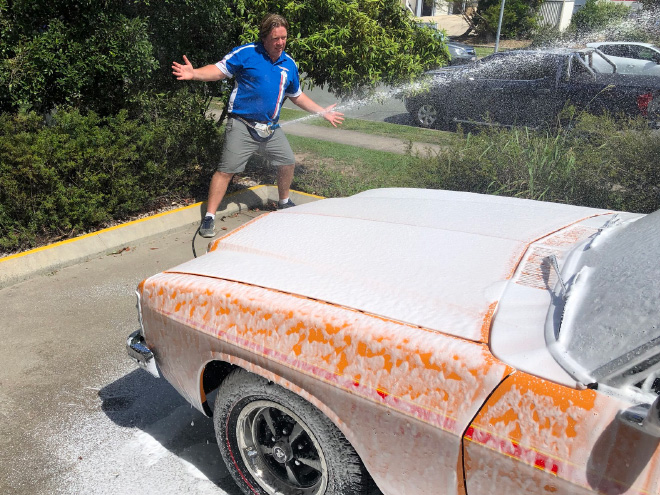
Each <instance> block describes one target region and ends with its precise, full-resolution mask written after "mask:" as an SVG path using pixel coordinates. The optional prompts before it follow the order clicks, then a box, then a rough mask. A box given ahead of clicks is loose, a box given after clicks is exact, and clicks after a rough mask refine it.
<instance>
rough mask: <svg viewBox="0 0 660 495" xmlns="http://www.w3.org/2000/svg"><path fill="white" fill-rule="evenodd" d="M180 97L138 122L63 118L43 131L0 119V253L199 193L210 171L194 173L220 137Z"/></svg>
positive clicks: (157, 105)
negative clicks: (165, 200)
mask: <svg viewBox="0 0 660 495" xmlns="http://www.w3.org/2000/svg"><path fill="white" fill-rule="evenodd" d="M184 98H185V97H184V96H183V95H182V96H181V97H180V98H179V99H175V100H172V101H167V102H164V101H162V102H158V101H152V102H150V103H151V112H149V111H145V114H144V117H143V118H142V119H140V120H138V119H130V118H128V114H127V112H126V111H122V112H120V113H119V114H118V115H116V116H109V117H103V118H102V117H99V116H98V115H96V114H95V113H92V112H90V113H88V114H86V115H85V114H82V113H80V112H79V111H78V110H67V109H60V110H59V111H57V112H56V113H55V115H54V117H53V120H54V122H53V123H51V124H48V123H47V122H46V121H45V120H44V119H43V118H41V117H40V116H38V115H37V114H35V113H29V114H18V115H15V116H12V115H7V114H5V115H2V116H0V233H1V235H0V250H2V251H5V252H6V251H10V250H15V249H21V248H28V247H32V246H34V245H35V244H37V242H38V241H39V240H43V239H44V238H46V239H52V238H53V237H57V236H70V235H75V234H78V233H81V232H84V231H86V230H88V229H91V228H95V227H98V226H102V225H103V223H104V222H107V221H110V220H121V219H125V218H127V217H128V216H129V215H132V214H135V213H137V212H142V211H144V210H148V209H149V208H150V207H151V206H153V204H154V203H155V202H156V201H157V200H158V199H159V198H162V197H178V196H186V197H187V196H189V195H190V194H191V193H192V192H193V191H195V190H199V188H202V187H206V185H207V181H208V175H209V173H207V172H205V168H206V170H209V171H210V170H211V169H212V167H211V166H208V167H204V165H207V164H208V165H210V164H212V163H213V161H214V159H215V156H217V154H218V153H219V152H220V151H219V150H220V146H221V137H220V135H219V132H218V129H217V127H216V126H215V125H214V124H213V122H211V121H209V120H206V119H204V117H203V115H202V114H201V113H199V112H198V111H191V110H188V111H186V107H185V105H183V104H182V101H180V100H183V99H184ZM177 104H179V107H178V111H179V115H177V116H176V117H172V116H171V115H169V114H171V113H172V112H173V107H174V106H176V105H177ZM145 108H147V106H146V105H145Z"/></svg>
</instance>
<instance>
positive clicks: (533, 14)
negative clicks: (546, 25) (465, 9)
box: [473, 0, 543, 39]
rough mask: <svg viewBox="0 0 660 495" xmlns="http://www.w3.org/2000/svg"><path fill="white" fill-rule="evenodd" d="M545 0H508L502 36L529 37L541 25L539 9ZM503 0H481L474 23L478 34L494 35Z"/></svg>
mask: <svg viewBox="0 0 660 495" xmlns="http://www.w3.org/2000/svg"><path fill="white" fill-rule="evenodd" d="M542 3H543V0H506V3H505V4H504V15H503V17H502V30H501V33H500V35H501V36H502V38H509V39H511V38H525V37H529V36H530V35H531V34H532V33H533V32H534V31H535V30H536V29H537V28H538V27H539V17H538V11H539V8H540V7H541V4H542ZM501 6H502V0H480V1H479V6H478V8H477V10H476V11H475V13H474V17H473V23H474V26H475V30H476V32H477V34H479V35H482V36H486V37H493V36H495V34H496V33H497V27H498V25H499V18H500V10H501Z"/></svg>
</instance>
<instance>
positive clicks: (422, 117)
mask: <svg viewBox="0 0 660 495" xmlns="http://www.w3.org/2000/svg"><path fill="white" fill-rule="evenodd" d="M441 117H442V116H441V114H440V111H439V110H438V108H437V107H436V106H435V105H434V104H433V103H424V104H422V105H419V106H417V107H416V108H415V109H414V111H413V118H414V119H415V123H416V124H417V125H419V126H421V127H428V128H433V127H438V126H439V125H440V123H441V121H442V118H441Z"/></svg>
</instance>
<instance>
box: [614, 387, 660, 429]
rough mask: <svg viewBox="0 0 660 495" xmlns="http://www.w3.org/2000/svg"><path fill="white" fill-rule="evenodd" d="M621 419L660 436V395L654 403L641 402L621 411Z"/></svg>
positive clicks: (619, 415)
mask: <svg viewBox="0 0 660 495" xmlns="http://www.w3.org/2000/svg"><path fill="white" fill-rule="evenodd" d="M618 417H619V420H621V421H622V422H623V423H625V424H627V425H628V426H632V427H633V428H635V429H636V430H639V431H641V432H642V433H646V434H647V435H650V436H652V437H656V438H660V396H658V397H657V398H656V399H655V400H654V401H653V404H640V405H638V406H635V407H631V408H630V409H625V410H623V411H620V412H619V414H618Z"/></svg>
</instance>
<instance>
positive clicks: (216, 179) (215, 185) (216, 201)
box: [206, 171, 234, 215]
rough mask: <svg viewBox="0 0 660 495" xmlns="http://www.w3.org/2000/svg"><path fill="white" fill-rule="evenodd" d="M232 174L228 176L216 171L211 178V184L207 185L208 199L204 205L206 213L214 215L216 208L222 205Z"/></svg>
mask: <svg viewBox="0 0 660 495" xmlns="http://www.w3.org/2000/svg"><path fill="white" fill-rule="evenodd" d="M233 176H234V174H229V173H227V172H218V171H216V172H215V173H214V174H213V177H212V178H211V184H210V185H209V197H208V202H207V205H206V211H207V212H208V213H211V214H213V215H215V212H216V210H217V209H218V206H220V203H222V199H223V198H224V197H225V193H226V192H227V187H228V186H229V183H230V182H231V178H232V177H233Z"/></svg>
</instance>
